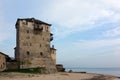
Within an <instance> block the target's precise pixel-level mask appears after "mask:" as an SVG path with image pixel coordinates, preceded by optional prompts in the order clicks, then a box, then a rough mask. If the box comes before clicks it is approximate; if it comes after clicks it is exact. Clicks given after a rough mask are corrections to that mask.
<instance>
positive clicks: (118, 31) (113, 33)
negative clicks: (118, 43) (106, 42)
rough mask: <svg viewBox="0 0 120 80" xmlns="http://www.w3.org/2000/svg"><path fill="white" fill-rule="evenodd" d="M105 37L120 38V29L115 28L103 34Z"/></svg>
mask: <svg viewBox="0 0 120 80" xmlns="http://www.w3.org/2000/svg"><path fill="white" fill-rule="evenodd" d="M103 36H105V37H116V36H120V27H119V26H118V27H115V28H113V29H110V30H108V31H106V32H104V33H103Z"/></svg>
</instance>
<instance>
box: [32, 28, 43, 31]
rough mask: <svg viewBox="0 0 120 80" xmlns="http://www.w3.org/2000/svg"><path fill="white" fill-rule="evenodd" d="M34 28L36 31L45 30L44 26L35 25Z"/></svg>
mask: <svg viewBox="0 0 120 80" xmlns="http://www.w3.org/2000/svg"><path fill="white" fill-rule="evenodd" d="M34 30H35V31H42V30H43V27H34Z"/></svg>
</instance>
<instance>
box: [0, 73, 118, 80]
mask: <svg viewBox="0 0 120 80" xmlns="http://www.w3.org/2000/svg"><path fill="white" fill-rule="evenodd" d="M117 79H118V80H119V79H120V78H119V77H118V76H112V75H103V74H95V73H76V72H71V73H69V72H58V73H55V74H30V73H18V72H10V73H4V72H2V73H0V80H117Z"/></svg>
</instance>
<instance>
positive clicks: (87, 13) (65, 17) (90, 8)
mask: <svg viewBox="0 0 120 80" xmlns="http://www.w3.org/2000/svg"><path fill="white" fill-rule="evenodd" d="M119 3H120V1H119V0H107V1H105V0H97V1H94V0H90V1H88V0H66V1H64V0H60V1H56V0H53V1H51V2H50V4H48V5H47V6H48V8H47V10H44V11H43V12H42V14H44V17H46V18H47V19H49V20H50V22H51V23H56V25H58V26H56V28H54V29H55V32H54V33H55V34H56V36H61V37H64V36H67V35H70V34H71V33H74V32H81V31H84V30H89V29H93V28H95V27H102V26H98V24H99V25H102V24H103V23H105V22H106V21H105V20H107V23H112V22H114V23H116V22H117V23H118V21H119V20H120V15H119V14H120V11H119V9H118V8H120V6H119ZM100 20H102V21H100ZM97 22H99V23H97ZM58 27H59V28H58ZM106 27H107V26H106ZM61 31H62V32H63V33H64V36H63V34H61Z"/></svg>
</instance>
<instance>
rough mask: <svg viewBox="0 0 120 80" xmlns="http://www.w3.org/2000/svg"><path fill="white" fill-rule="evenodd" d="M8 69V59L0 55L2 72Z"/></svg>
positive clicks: (0, 69)
mask: <svg viewBox="0 0 120 80" xmlns="http://www.w3.org/2000/svg"><path fill="white" fill-rule="evenodd" d="M5 69H6V58H5V55H3V54H1V53H0V71H4V70H5Z"/></svg>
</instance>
